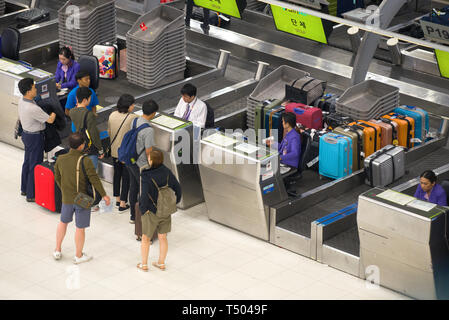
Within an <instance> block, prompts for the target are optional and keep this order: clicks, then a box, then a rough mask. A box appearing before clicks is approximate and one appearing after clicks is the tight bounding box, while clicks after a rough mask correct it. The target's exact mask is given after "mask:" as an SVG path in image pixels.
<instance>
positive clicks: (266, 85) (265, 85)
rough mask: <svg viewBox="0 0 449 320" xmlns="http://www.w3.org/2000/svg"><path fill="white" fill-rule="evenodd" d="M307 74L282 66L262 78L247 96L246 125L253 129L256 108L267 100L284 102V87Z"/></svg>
mask: <svg viewBox="0 0 449 320" xmlns="http://www.w3.org/2000/svg"><path fill="white" fill-rule="evenodd" d="M308 75H309V74H308V73H307V72H305V71H302V70H299V69H295V68H292V67H289V66H285V65H282V66H280V67H279V68H277V69H276V70H274V71H273V72H271V73H270V74H268V75H267V76H265V77H263V78H262V79H261V80H260V81H259V83H258V84H257V86H256V88H255V89H254V91H253V92H252V93H251V94H250V95H249V97H248V100H247V109H246V125H247V126H248V128H250V129H255V118H256V107H257V106H258V105H260V104H262V103H263V102H264V101H266V100H268V99H274V100H284V98H285V86H286V85H287V84H291V83H293V82H294V81H295V80H297V79H301V78H303V77H305V76H308Z"/></svg>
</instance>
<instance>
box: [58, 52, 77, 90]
mask: <svg viewBox="0 0 449 320" xmlns="http://www.w3.org/2000/svg"><path fill="white" fill-rule="evenodd" d="M80 68H81V67H80V65H79V64H78V62H76V61H75V56H74V55H73V53H72V50H70V48H69V47H62V48H61V49H60V50H59V61H58V65H57V67H56V72H55V81H56V87H57V88H58V89H64V88H68V89H69V90H72V89H73V88H74V87H76V85H77V84H78V83H77V81H76V79H75V75H76V74H77V73H78V71H80Z"/></svg>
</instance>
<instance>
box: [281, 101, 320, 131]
mask: <svg viewBox="0 0 449 320" xmlns="http://www.w3.org/2000/svg"><path fill="white" fill-rule="evenodd" d="M285 111H286V112H291V113H294V114H295V115H296V122H297V123H300V124H302V125H303V126H304V127H306V128H310V129H316V130H321V129H322V128H323V112H322V111H321V109H320V108H315V107H310V106H307V105H305V104H302V103H289V104H287V105H286V106H285Z"/></svg>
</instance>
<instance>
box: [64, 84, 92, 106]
mask: <svg viewBox="0 0 449 320" xmlns="http://www.w3.org/2000/svg"><path fill="white" fill-rule="evenodd" d="M78 88H79V86H76V87H75V88H73V89H72V91H70V93H69V95H68V96H67V102H66V104H65V108H66V109H68V110H70V109H73V108H75V107H76V90H78ZM89 89H90V92H92V95H91V96H90V103H89V105H88V106H87V110H89V111H92V109H93V107H95V106H96V105H98V104H99V103H100V102H99V101H98V97H97V94H96V93H95V91H94V90H92V88H89Z"/></svg>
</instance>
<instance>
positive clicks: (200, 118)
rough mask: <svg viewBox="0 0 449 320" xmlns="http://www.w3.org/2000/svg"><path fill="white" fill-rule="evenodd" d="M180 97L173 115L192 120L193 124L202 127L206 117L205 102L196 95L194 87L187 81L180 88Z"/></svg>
mask: <svg viewBox="0 0 449 320" xmlns="http://www.w3.org/2000/svg"><path fill="white" fill-rule="evenodd" d="M181 95H182V96H181V98H180V99H179V102H178V105H177V106H176V110H175V114H174V115H175V117H178V118H182V119H184V120H188V121H192V123H193V124H194V125H195V126H198V127H201V128H204V126H205V124H206V117H207V107H206V104H205V103H204V102H203V101H201V100H200V99H198V97H197V96H196V87H195V86H194V85H192V84H190V83H187V84H185V85H184V87H182V89H181Z"/></svg>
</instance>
